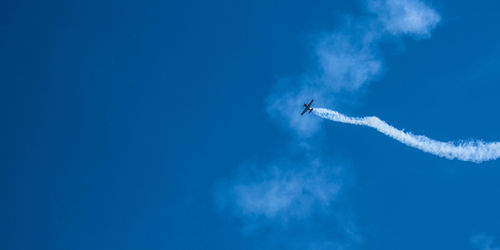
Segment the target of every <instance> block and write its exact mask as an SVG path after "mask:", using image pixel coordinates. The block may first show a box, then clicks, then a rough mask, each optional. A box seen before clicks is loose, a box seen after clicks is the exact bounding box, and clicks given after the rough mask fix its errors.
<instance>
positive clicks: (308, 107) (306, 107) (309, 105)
mask: <svg viewBox="0 0 500 250" xmlns="http://www.w3.org/2000/svg"><path fill="white" fill-rule="evenodd" d="M313 102H314V99H311V102H309V104H305V103H304V111H302V113H301V114H300V115H303V114H305V113H306V112H307V111H308V110H309V114H310V113H311V112H312V111H313V108H311V104H313Z"/></svg>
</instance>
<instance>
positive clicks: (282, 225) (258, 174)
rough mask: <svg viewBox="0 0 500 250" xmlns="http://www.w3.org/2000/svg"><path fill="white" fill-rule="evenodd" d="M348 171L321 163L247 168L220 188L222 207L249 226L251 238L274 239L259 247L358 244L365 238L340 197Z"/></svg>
mask: <svg viewBox="0 0 500 250" xmlns="http://www.w3.org/2000/svg"><path fill="white" fill-rule="evenodd" d="M342 171H343V167H341V166H332V167H329V164H325V163H324V162H323V161H321V160H318V159H312V160H308V161H305V162H302V163H291V162H288V161H282V162H278V163H275V164H271V165H269V166H266V167H263V168H260V167H253V168H243V169H242V170H241V171H240V174H239V175H238V176H237V177H236V178H234V179H233V180H231V181H229V182H226V183H224V184H221V185H220V187H219V189H218V191H217V201H218V205H219V207H220V208H221V210H222V211H225V212H229V213H230V214H232V215H233V216H235V217H237V218H239V219H240V220H241V221H242V222H243V223H244V228H243V231H244V232H245V233H246V234H247V235H250V236H255V235H260V234H262V233H263V232H265V233H266V234H268V235H269V237H270V238H269V239H268V240H267V241H266V242H261V243H260V245H259V247H258V248H259V249H263V248H264V249H275V248H276V247H277V246H281V247H284V248H285V249H332V248H331V247H333V246H340V245H342V246H347V245H348V244H346V242H349V244H356V242H357V241H358V240H359V239H358V236H357V235H356V234H355V233H354V230H353V228H352V226H351V225H352V222H350V221H347V219H341V216H340V215H341V214H342V213H343V210H342V208H341V207H342V206H341V205H339V203H340V202H341V198H340V197H341V194H342V192H343V191H342V190H343V189H344V188H345V186H348V184H346V178H345V174H342V176H343V177H342V178H340V175H341V173H342ZM318 220H320V221H321V222H319V221H318ZM329 247H330V248H329ZM333 249H338V247H334V248H333Z"/></svg>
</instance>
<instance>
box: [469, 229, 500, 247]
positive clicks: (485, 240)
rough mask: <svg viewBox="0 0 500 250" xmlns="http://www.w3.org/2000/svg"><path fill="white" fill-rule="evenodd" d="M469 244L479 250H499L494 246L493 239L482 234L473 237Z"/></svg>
mask: <svg viewBox="0 0 500 250" xmlns="http://www.w3.org/2000/svg"><path fill="white" fill-rule="evenodd" d="M471 243H472V245H473V246H475V247H476V249H479V250H500V248H498V247H497V246H495V245H494V243H495V242H494V238H493V237H491V236H488V235H486V234H484V233H481V234H477V235H474V236H473V237H472V238H471Z"/></svg>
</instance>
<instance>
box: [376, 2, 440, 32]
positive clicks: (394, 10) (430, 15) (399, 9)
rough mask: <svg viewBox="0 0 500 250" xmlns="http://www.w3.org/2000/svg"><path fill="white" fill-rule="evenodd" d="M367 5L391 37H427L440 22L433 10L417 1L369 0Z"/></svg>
mask: <svg viewBox="0 0 500 250" xmlns="http://www.w3.org/2000/svg"><path fill="white" fill-rule="evenodd" d="M368 5H369V9H370V10H372V11H373V12H374V13H376V14H377V15H378V17H379V20H380V21H381V22H382V24H383V25H384V27H385V29H386V30H387V31H389V32H390V33H391V34H393V35H399V34H407V35H412V36H415V37H429V36H430V35H431V31H432V30H433V29H434V28H435V27H436V25H437V24H438V23H439V21H440V20H441V16H440V15H439V14H438V13H437V12H436V11H435V10H434V9H432V8H430V7H429V6H427V5H426V4H424V3H423V2H421V1H418V0H371V1H369V2H368Z"/></svg>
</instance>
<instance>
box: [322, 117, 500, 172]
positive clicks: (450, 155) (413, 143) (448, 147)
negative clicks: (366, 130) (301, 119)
mask: <svg viewBox="0 0 500 250" xmlns="http://www.w3.org/2000/svg"><path fill="white" fill-rule="evenodd" d="M313 113H314V114H315V115H317V116H319V117H321V118H325V119H329V120H332V121H335V122H342V123H348V124H354V125H362V126H367V127H372V128H374V129H376V130H378V131H379V132H381V133H383V134H385V135H387V136H389V137H392V138H393V139H396V140H398V141H399V142H401V143H403V144H406V145H408V146H410V147H414V148H417V149H420V150H422V151H424V152H427V153H431V154H434V155H437V156H440V157H444V158H447V159H458V160H462V161H471V162H476V163H480V162H483V161H488V160H495V159H497V158H498V157H500V142H489V143H487V142H483V141H479V140H477V141H468V142H461V143H457V142H441V141H436V140H433V139H430V138H428V137H426V136H423V135H414V134H411V133H408V132H404V131H401V130H399V129H397V128H395V127H393V126H391V125H389V124H387V123H386V122H384V121H382V120H380V119H379V118H378V117H375V116H367V117H349V116H346V115H343V114H341V113H339V112H337V111H333V110H329V109H325V108H314V109H313Z"/></svg>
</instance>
